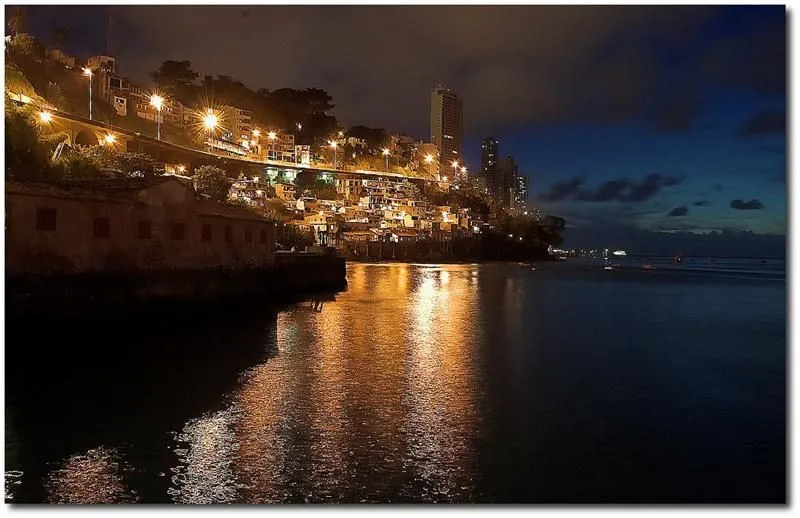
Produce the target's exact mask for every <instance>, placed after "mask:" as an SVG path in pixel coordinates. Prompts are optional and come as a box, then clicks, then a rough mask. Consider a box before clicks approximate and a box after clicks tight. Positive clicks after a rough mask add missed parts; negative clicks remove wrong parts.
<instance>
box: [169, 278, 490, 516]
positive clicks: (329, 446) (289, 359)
mask: <svg viewBox="0 0 800 518" xmlns="http://www.w3.org/2000/svg"><path fill="white" fill-rule="evenodd" d="M348 278H349V287H348V290H347V291H346V292H344V293H341V294H339V295H338V296H337V298H336V301H334V302H325V303H324V306H323V307H322V310H321V311H314V310H313V309H311V307H309V304H303V305H298V306H297V307H295V308H293V309H290V310H288V311H285V312H282V313H281V314H280V315H279V317H278V319H277V331H276V333H275V336H276V337H277V342H278V343H277V350H278V351H279V352H278V354H277V356H275V357H273V358H270V359H269V360H267V361H266V362H265V363H263V364H261V365H258V366H256V367H254V368H253V369H251V370H250V372H248V373H247V375H246V376H244V377H243V379H242V381H241V383H240V385H239V387H238V388H237V389H236V390H235V392H234V393H233V394H232V398H231V399H232V406H231V409H229V410H228V411H225V412H223V413H221V414H217V415H214V416H211V417H208V418H205V419H206V420H205V421H203V420H200V421H198V422H195V423H192V424H190V425H187V428H186V429H185V430H184V434H183V435H184V439H185V440H186V441H187V442H188V443H189V444H191V445H193V446H192V447H191V448H190V449H189V452H188V455H186V456H185V458H183V459H182V461H181V465H182V466H183V467H182V468H180V470H179V471H181V473H185V479H183V481H182V489H181V499H182V500H181V501H187V499H188V500H189V501H195V500H193V499H198V500H207V499H209V498H212V495H214V496H213V498H216V499H217V500H216V501H220V500H225V499H238V500H237V501H242V502H249V503H260V502H287V501H296V502H329V501H334V502H359V501H377V502H388V501H468V500H470V498H471V494H472V493H471V492H472V487H473V486H472V477H473V471H474V462H475V454H474V447H473V443H472V441H473V439H474V437H475V434H476V430H475V428H476V426H477V410H476V409H477V403H476V387H478V386H479V385H480V380H479V379H478V376H479V373H478V369H477V367H476V365H475V360H474V358H473V356H474V347H473V346H474V340H475V333H474V332H473V331H472V327H473V325H474V318H475V315H474V312H475V311H476V310H477V302H476V300H475V299H476V291H477V279H476V278H474V277H473V275H472V268H470V267H464V266H442V267H430V266H411V265H390V266H387V265H354V266H351V267H349V269H348ZM234 408H235V409H236V410H235V411H234V410H233V409H234ZM204 438H205V439H204ZM204 440H205V441H207V442H203V441H204ZM234 445H235V446H234ZM207 448H211V449H214V448H216V449H217V451H216V452H212V451H211V450H209V449H207ZM227 457H230V459H229V460H231V461H232V462H230V463H226V462H225V459H226V458H227ZM190 474H195V475H196V476H189V475H190ZM200 475H202V476H203V480H200V478H198V477H199V476H200ZM211 486H218V488H217V489H216V490H214V489H212V487H211ZM188 488H192V489H191V490H188ZM229 501H230V500H229Z"/></svg>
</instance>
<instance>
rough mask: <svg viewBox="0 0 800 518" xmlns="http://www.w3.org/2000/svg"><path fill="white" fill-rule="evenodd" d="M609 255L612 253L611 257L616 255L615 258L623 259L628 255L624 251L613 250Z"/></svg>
mask: <svg viewBox="0 0 800 518" xmlns="http://www.w3.org/2000/svg"><path fill="white" fill-rule="evenodd" d="M611 253H612V254H613V255H616V256H619V257H625V256H627V255H628V252H626V251H625V250H614V251H613V252H611Z"/></svg>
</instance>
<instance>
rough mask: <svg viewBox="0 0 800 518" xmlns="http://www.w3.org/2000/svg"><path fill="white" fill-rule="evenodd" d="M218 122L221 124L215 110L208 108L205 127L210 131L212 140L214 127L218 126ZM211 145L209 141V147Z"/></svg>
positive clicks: (204, 117)
mask: <svg viewBox="0 0 800 518" xmlns="http://www.w3.org/2000/svg"><path fill="white" fill-rule="evenodd" d="M217 124H219V119H218V118H217V116H216V115H215V114H214V110H212V109H211V108H208V109H207V110H206V114H205V115H204V116H203V127H204V128H205V129H206V130H207V131H208V138H209V140H211V137H212V135H213V132H214V129H215V128H216V127H217ZM210 146H211V143H210V142H209V147H210Z"/></svg>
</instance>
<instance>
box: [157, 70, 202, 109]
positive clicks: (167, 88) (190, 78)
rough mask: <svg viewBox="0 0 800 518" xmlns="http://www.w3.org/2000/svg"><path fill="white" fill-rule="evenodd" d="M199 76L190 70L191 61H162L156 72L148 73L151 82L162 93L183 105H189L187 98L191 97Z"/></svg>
mask: <svg viewBox="0 0 800 518" xmlns="http://www.w3.org/2000/svg"><path fill="white" fill-rule="evenodd" d="M199 75H200V74H198V73H197V72H195V71H194V70H192V62H191V61H174V60H170V61H164V62H163V63H161V66H160V67H159V68H158V70H154V71H153V72H150V77H151V78H152V79H153V82H154V83H155V84H156V85H157V86H158V87H159V88H160V89H161V90H163V92H164V93H167V94H169V95H171V96H173V97H176V98H177V99H178V100H180V101H181V102H184V101H186V102H185V104H190V103H189V102H188V101H190V100H191V99H187V97H190V98H191V97H193V96H192V93H193V92H194V86H195V81H196V80H197V78H198V77H199Z"/></svg>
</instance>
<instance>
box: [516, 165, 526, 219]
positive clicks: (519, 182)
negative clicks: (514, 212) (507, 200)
mask: <svg viewBox="0 0 800 518" xmlns="http://www.w3.org/2000/svg"><path fill="white" fill-rule="evenodd" d="M514 208H515V209H519V210H526V209H527V208H528V175H525V174H517V175H516V177H515V178H514Z"/></svg>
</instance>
